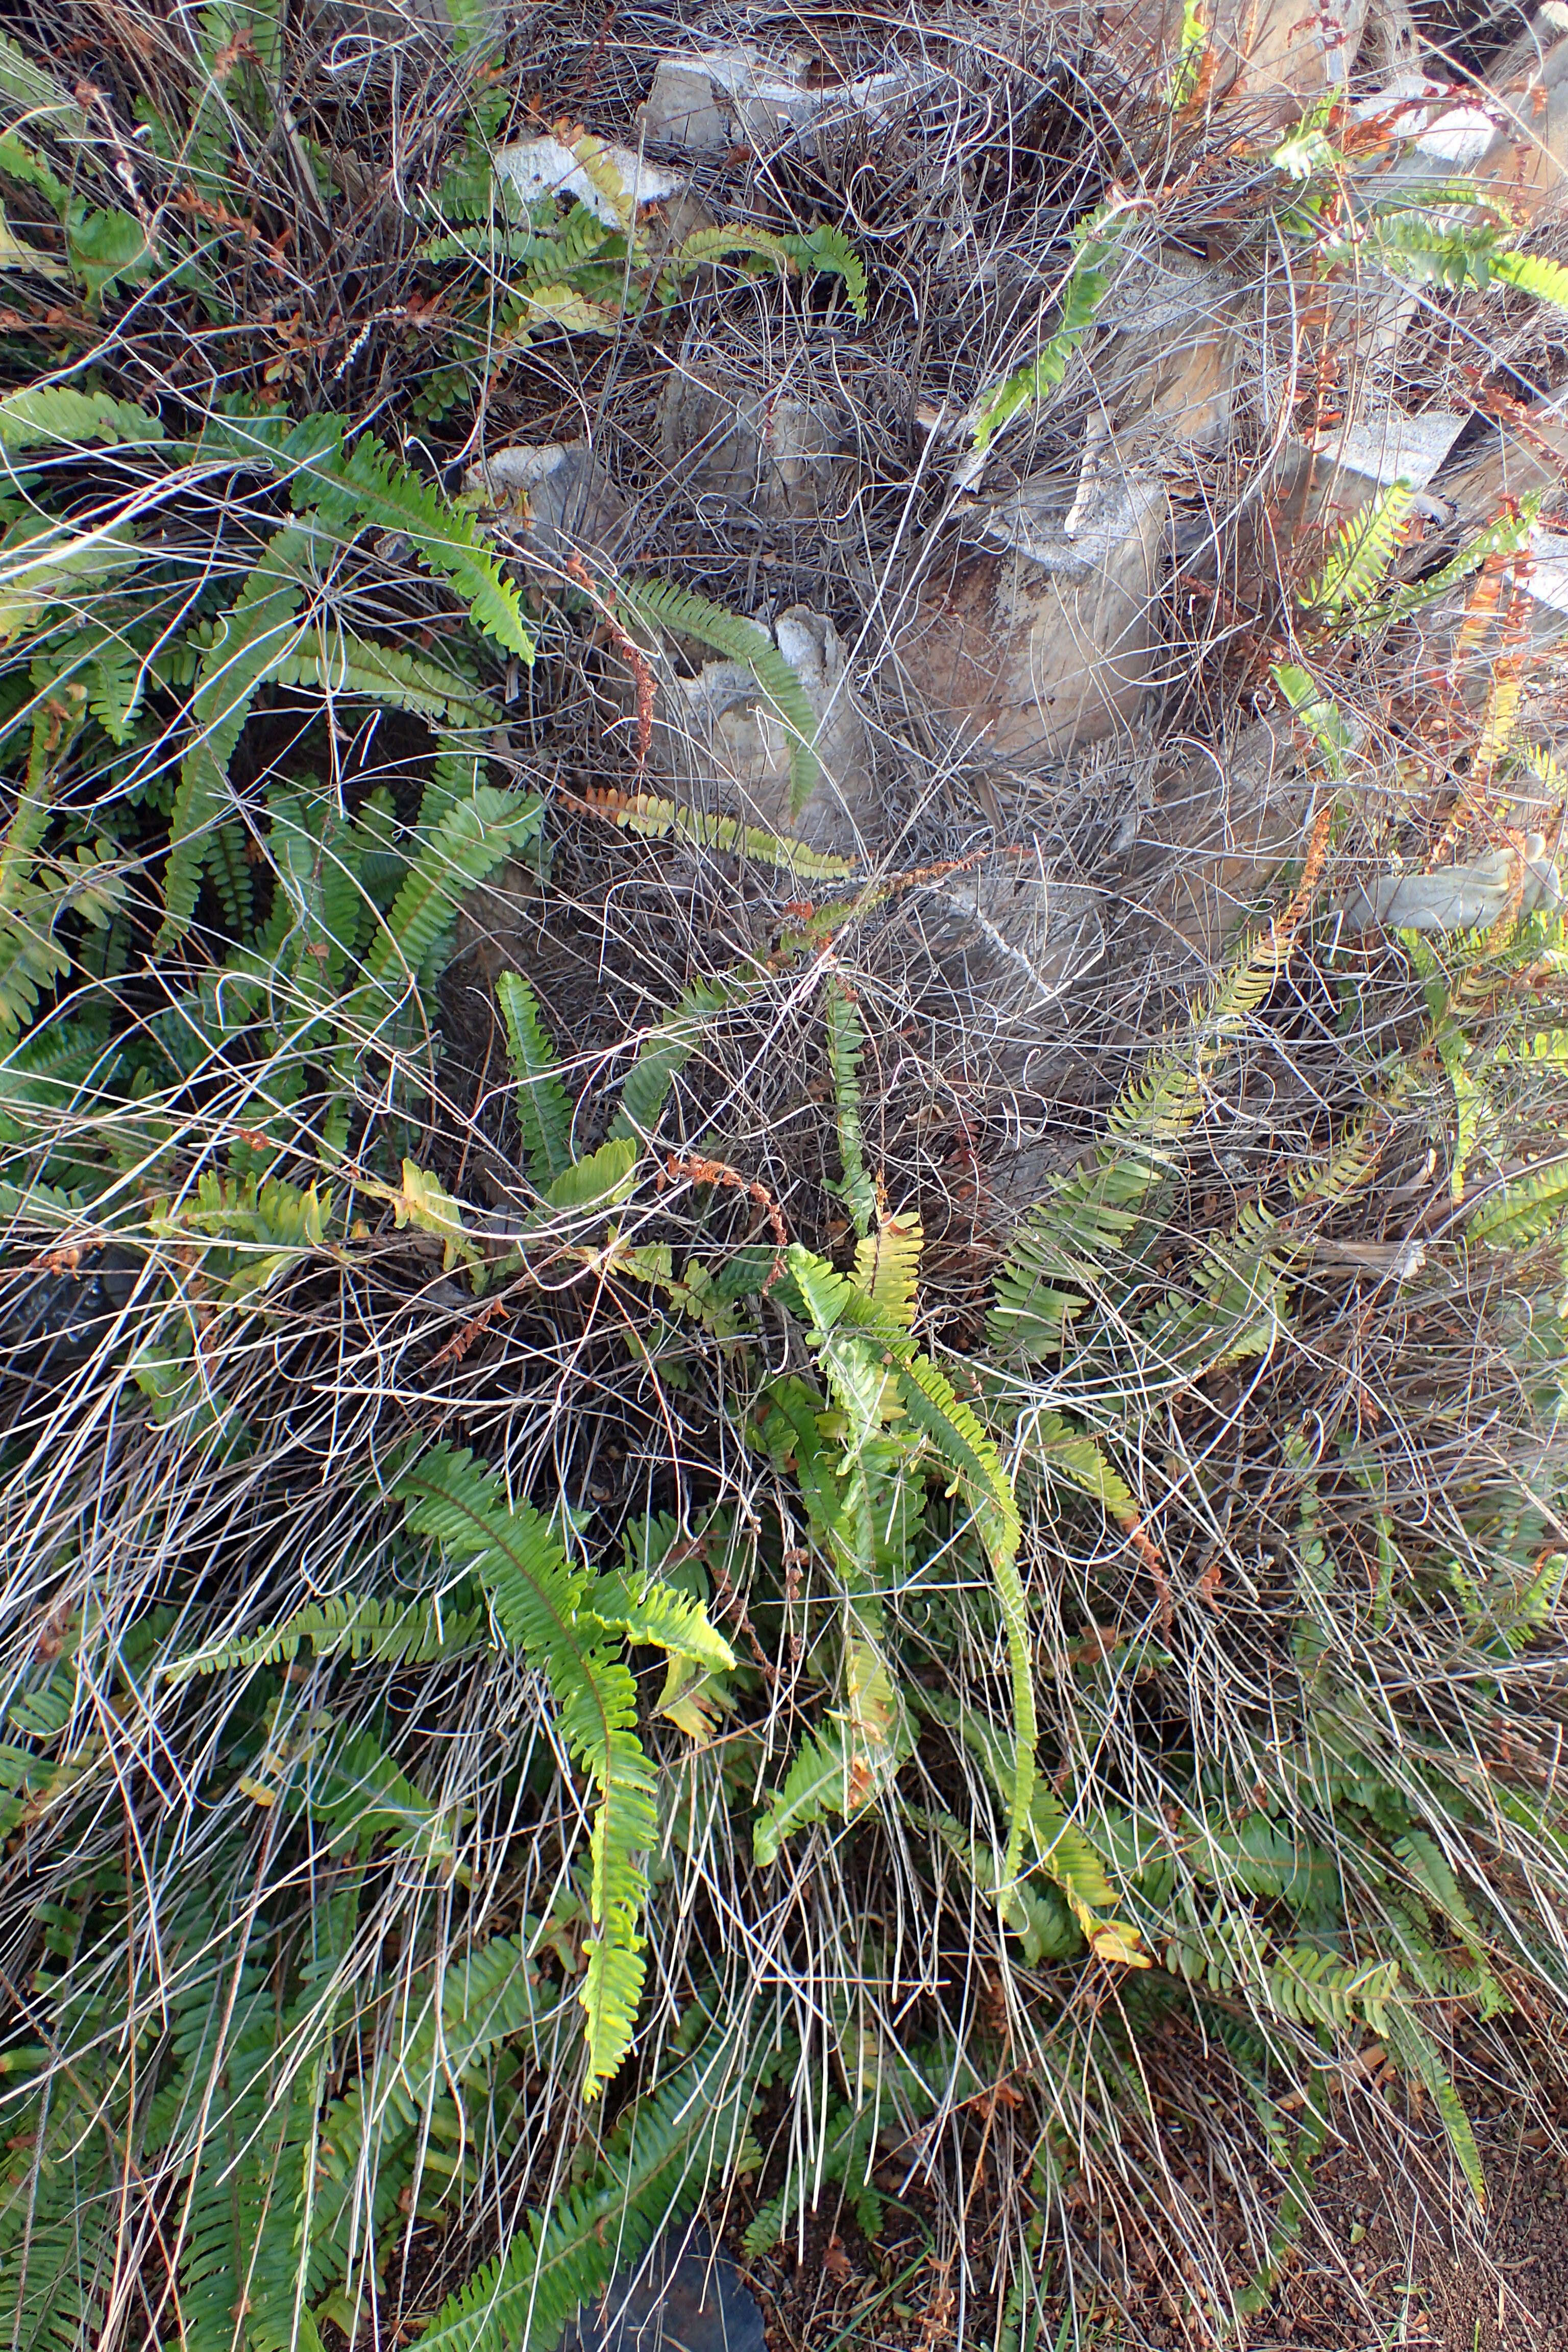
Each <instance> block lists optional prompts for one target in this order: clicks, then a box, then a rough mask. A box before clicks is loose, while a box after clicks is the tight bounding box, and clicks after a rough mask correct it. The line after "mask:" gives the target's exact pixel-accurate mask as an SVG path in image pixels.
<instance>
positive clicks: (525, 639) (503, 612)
mask: <svg viewBox="0 0 1568 2352" xmlns="http://www.w3.org/2000/svg"><path fill="white" fill-rule="evenodd" d="M289 488H290V493H291V495H292V497H293V499H294V503H295V505H296V506H297V507H300V508H301V509H304V508H310V509H314V510H315V511H316V512H318V513H320V514H321V516H322V517H323V518H324V519H325V520H327V521H328V522H329V523H331V525H332V526H333V528H334V529H336V530H342V531H345V532H349V533H355V532H357V531H358V530H362V529H363V527H364V526H365V525H366V524H374V525H375V527H376V528H377V529H379V530H392V531H400V532H402V533H403V534H404V535H405V537H406V538H407V539H408V540H410V541H412V542H413V545H414V547H415V549H416V551H417V553H418V554H419V556H420V557H421V559H422V560H423V561H424V562H425V563H426V564H427V565H428V566H429V568H430V570H431V571H432V572H439V573H441V574H442V575H443V576H444V577H445V578H447V580H449V581H450V582H451V583H452V585H453V586H454V588H456V589H457V591H458V594H459V595H460V596H461V597H462V598H463V600H464V602H465V603H466V604H467V605H468V614H469V617H470V619H471V620H472V621H473V623H474V625H475V626H476V628H479V629H482V630H483V631H484V632H485V634H486V635H488V636H490V637H493V638H494V639H495V642H496V643H497V644H498V645H499V646H501V647H502V648H503V649H504V650H505V651H506V652H508V653H510V654H516V655H517V656H519V657H520V658H521V660H523V661H525V662H531V661H532V659H533V635H532V633H531V630H530V629H529V627H528V625H527V624H526V622H525V621H524V620H523V617H522V608H521V603H520V600H519V591H518V590H517V588H516V587H514V586H513V585H512V583H510V581H508V580H506V579H505V578H504V577H503V576H502V573H501V569H500V563H499V562H498V561H497V559H496V557H495V556H494V555H492V554H491V553H490V551H489V549H488V548H486V547H484V546H482V545H479V544H478V543H477V542H476V539H475V530H474V520H473V517H472V516H471V515H467V514H463V513H461V512H460V511H459V510H458V508H456V507H455V506H454V505H453V504H452V502H451V500H450V499H447V498H444V497H443V496H442V494H441V492H440V491H439V490H437V489H436V488H432V486H431V485H430V484H429V483H428V482H426V481H423V480H422V479H421V478H420V477H419V476H418V475H417V474H416V473H415V472H414V470H413V468H412V467H408V466H405V465H404V464H403V463H402V461H401V460H400V459H399V458H397V457H394V456H393V454H392V452H391V451H390V450H389V449H388V448H386V447H385V446H384V444H383V443H382V442H380V441H378V440H377V438H376V436H374V433H362V434H361V435H360V436H359V438H358V439H357V440H356V441H355V443H354V445H353V449H352V451H351V452H350V453H349V455H348V456H347V457H345V456H344V455H343V452H342V445H341V442H340V443H338V444H336V445H334V446H330V447H327V448H324V449H317V450H313V451H310V452H308V453H306V454H303V455H302V456H301V457H300V461H299V465H298V470H297V471H296V472H295V474H294V475H293V477H292V478H291V480H290V484H289Z"/></svg>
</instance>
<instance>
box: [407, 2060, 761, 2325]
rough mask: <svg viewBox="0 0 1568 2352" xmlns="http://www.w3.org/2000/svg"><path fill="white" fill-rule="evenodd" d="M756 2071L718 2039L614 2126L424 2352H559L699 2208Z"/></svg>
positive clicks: (455, 2300)
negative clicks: (568, 2330) (576, 2326)
mask: <svg viewBox="0 0 1568 2352" xmlns="http://www.w3.org/2000/svg"><path fill="white" fill-rule="evenodd" d="M755 2081H756V2068H755V2066H754V2065H747V2064H746V2063H744V2062H743V2060H742V2055H741V2052H740V2049H739V2047H738V2044H737V2041H736V2039H735V2038H734V2037H733V2036H731V2035H727V2034H723V2033H716V2034H715V2035H714V2036H713V2037H712V2038H711V2039H710V2042H708V2043H707V2044H706V2045H705V2046H704V2047H703V2048H702V2049H701V2050H700V2051H699V2052H698V2053H696V2054H695V2055H694V2056H693V2057H691V2058H689V2060H688V2061H687V2062H686V2063H685V2064H684V2065H683V2066H681V2067H679V2068H678V2069H677V2071H676V2072H675V2073H674V2074H671V2075H670V2076H669V2077H668V2080H667V2081H666V2082H664V2083H663V2084H660V2085H659V2086H658V2088H657V2089H655V2090H654V2091H652V2092H650V2093H648V2094H647V2095H646V2096H645V2097H643V2098H641V2099H639V2100H638V2101H637V2104H636V2105H635V2106H634V2107H633V2108H632V2109H631V2111H630V2112H629V2114H628V2115H626V2116H625V2117H624V2118H623V2119H622V2121H621V2123H620V2124H619V2125H618V2126H616V2132H615V2134H614V2136H613V2137H612V2138H611V2140H610V2142H609V2144H608V2146H607V2147H606V2149H605V2158H604V2161H603V2163H602V2164H601V2165H600V2166H599V2167H597V2168H596V2169H595V2173H594V2175H593V2177H592V2178H591V2179H589V2180H588V2181H586V2182H585V2183H584V2185H583V2186H582V2187H581V2188H577V2189H567V2190H566V2191H565V2193H564V2194H563V2195H562V2196H560V2197H558V2198H557V2199H556V2200H554V2201H553V2203H552V2205H551V2207H550V2209H549V2210H548V2211H547V2212H532V2213H530V2214H529V2215H528V2217H527V2218H526V2220H525V2221H523V2223H522V2224H521V2228H520V2229H519V2230H518V2231H516V2233H515V2235H514V2236H513V2237H512V2240H511V2242H510V2245H508V2246H507V2248H506V2249H505V2251H504V2252H502V2253H500V2254H499V2255H498V2256H497V2257H496V2258H495V2260H494V2261H492V2262H489V2263H486V2264H485V2266H484V2268H483V2269H482V2270H479V2271H477V2272H476V2273H474V2275H473V2277H472V2278H470V2279H469V2280H468V2282H467V2284H465V2285H464V2286H463V2287H461V2288H460V2289H459V2290H458V2293H457V2294H454V2295H453V2296H452V2297H451V2298H450V2299H449V2300H448V2301H447V2303H445V2304H444V2305H442V2307H441V2309H440V2310H439V2311H438V2312H437V2315H436V2316H435V2318H434V2319H432V2320H431V2322H430V2323H429V2325H428V2326H427V2327H426V2329H425V2331H424V2333H423V2335H421V2336H418V2337H416V2344H417V2346H418V2347H419V2352H504V2348H505V2347H516V2346H517V2345H519V2344H521V2343H526V2344H527V2346H528V2347H529V2352H551V2347H553V2346H554V2345H556V2344H557V2343H558V2342H559V2341H560V2338H561V2335H562V2332H563V2329H564V2327H565V2326H566V2324H567V2322H568V2320H569V2319H571V2318H572V2316H573V2315H574V2313H575V2312H576V2311H577V2310H578V2308H579V2307H580V2306H581V2305H584V2304H590V2303H592V2302H593V2301H594V2300H595V2297H597V2296H599V2295H601V2294H603V2293H604V2291H605V2287H606V2286H608V2284H609V2283H610V2280H611V2278H612V2277H613V2276H614V2275H615V2273H616V2272H617V2271H619V2270H621V2269H622V2268H624V2267H625V2266H626V2265H627V2264H631V2263H636V2262H637V2260H638V2259H639V2258H640V2256H641V2255H642V2254H643V2253H644V2252H646V2251H647V2248H648V2246H649V2245H651V2243H652V2242H653V2240H654V2238H655V2236H656V2235H657V2234H658V2231H660V2230H662V2229H665V2228H667V2227H668V2226H669V2225H670V2223H672V2222H676V2221H680V2220H682V2219H684V2217H685V2216H686V2215H687V2214H688V2213H689V2212H690V2211H691V2210H692V2208H693V2207H694V2206H695V2205H696V2204H697V2202H698V2201H699V2200H700V2198H701V2197H703V2196H704V2195H705V2194H707V2193H708V2191H709V2190H710V2188H711V2187H712V2186H714V2185H715V2184H716V2183H717V2182H718V2181H719V2180H721V2179H722V2177H723V2174H724V2171H725V2168H726V2165H727V2163H728V2162H729V2161H730V2160H731V2159H732V2158H733V2157H734V2155H735V2154H736V2153H737V2151H738V2150H739V2147H740V2146H741V2140H742V2128H743V2126H744V2123H745V2120H746V2117H747V2116H748V2115H749V2113H750V2111H751V2107H752V2100H753V2098H754V2096H755V2089H754V2085H755Z"/></svg>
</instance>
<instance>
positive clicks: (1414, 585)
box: [1355, 490, 1545, 629]
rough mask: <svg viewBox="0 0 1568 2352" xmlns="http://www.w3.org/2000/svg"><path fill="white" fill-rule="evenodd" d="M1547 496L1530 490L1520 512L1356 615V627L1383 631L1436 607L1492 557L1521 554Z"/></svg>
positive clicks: (1503, 517) (1500, 519)
mask: <svg viewBox="0 0 1568 2352" xmlns="http://www.w3.org/2000/svg"><path fill="white" fill-rule="evenodd" d="M1544 497H1545V493H1544V491H1542V490H1529V491H1527V492H1526V493H1525V495H1524V497H1523V498H1521V499H1520V501H1519V508H1518V511H1517V512H1516V513H1513V514H1506V515H1500V516H1499V517H1498V519H1497V520H1496V521H1495V522H1489V523H1488V524H1487V525H1486V527H1485V529H1484V530H1479V531H1477V532H1475V533H1474V535H1473V536H1472V537H1471V538H1470V539H1468V541H1466V543H1465V545H1464V546H1463V547H1462V548H1460V550H1459V551H1458V554H1457V555H1453V556H1450V558H1449V559H1448V561H1447V563H1444V564H1440V565H1439V566H1438V568H1437V570H1436V572H1432V573H1431V574H1430V576H1429V577H1428V578H1426V579H1425V580H1416V581H1413V582H1411V583H1410V584H1409V585H1408V586H1406V587H1404V588H1398V589H1395V591H1394V594H1393V595H1392V596H1389V597H1387V598H1386V599H1385V600H1384V603H1383V604H1372V605H1368V606H1365V607H1364V608H1363V610H1362V611H1360V612H1359V613H1357V614H1356V615H1355V625H1356V626H1357V627H1358V628H1360V629H1375V628H1381V627H1382V626H1383V625H1384V622H1385V621H1402V620H1405V618H1406V617H1407V616H1408V615H1409V614H1412V613H1418V612H1420V611H1422V610H1423V609H1424V608H1425V607H1426V605H1428V604H1436V603H1437V602H1438V601H1439V599H1440V598H1442V597H1444V596H1446V595H1447V593H1448V591H1449V590H1450V589H1451V588H1457V587H1458V584H1459V583H1460V582H1461V581H1462V580H1468V578H1469V577H1470V575H1471V573H1472V572H1479V570H1480V569H1481V566H1482V565H1483V564H1484V563H1486V562H1488V561H1489V558H1491V557H1492V556H1494V555H1518V554H1519V553H1521V551H1522V550H1523V549H1524V548H1525V547H1527V546H1528V545H1529V542H1530V534H1531V527H1532V526H1533V524H1534V522H1535V519H1536V517H1537V516H1538V515H1539V513H1540V511H1541V508H1542V501H1543V499H1544Z"/></svg>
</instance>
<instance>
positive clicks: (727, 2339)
mask: <svg viewBox="0 0 1568 2352" xmlns="http://www.w3.org/2000/svg"><path fill="white" fill-rule="evenodd" d="M634 2280H635V2282H636V2283H635V2284H634ZM766 2345H767V2340H766V2338H765V2336H763V2315H762V2313H761V2312H760V2311H759V2310H758V2308H757V2305H756V2304H755V2302H754V2301H753V2300H752V2296H751V2295H750V2294H748V2293H747V2291H746V2289H745V2287H744V2286H743V2285H742V2283H741V2274H740V2273H739V2272H738V2271H737V2270H736V2268H735V2265H734V2263H732V2262H731V2260H730V2257H729V2255H728V2254H726V2253H725V2252H723V2251H722V2249H721V2250H720V2251H719V2252H717V2253H715V2252H714V2251H713V2242H712V2240H711V2239H710V2236H709V2234H708V2231H706V2230H705V2229H704V2228H703V2226H702V2224H701V2222H700V2221H697V2222H693V2223H692V2224H691V2225H690V2226H689V2228H688V2229H686V2230H672V2231H669V2232H668V2235H667V2236H665V2237H664V2238H663V2239H661V2240H660V2242H659V2243H658V2245H657V2246H656V2247H655V2248H654V2250H653V2252H652V2253H651V2254H650V2255H649V2256H648V2258H647V2262H645V2263H639V2265H638V2267H637V2271H636V2272H635V2273H630V2274H628V2273H622V2274H621V2275H620V2276H619V2277H618V2278H617V2279H616V2280H615V2282H614V2284H612V2285H611V2287H610V2290H609V2292H608V2294H606V2295H605V2298H604V2301H603V2303H602V2304H599V2305H584V2307H583V2309H582V2310H581V2311H580V2312H579V2313H578V2315H577V2317H576V2320H575V2322H574V2324H573V2325H572V2326H569V2327H568V2328H567V2330H566V2333H565V2335H564V2336H563V2337H562V2339H561V2352H766Z"/></svg>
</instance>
